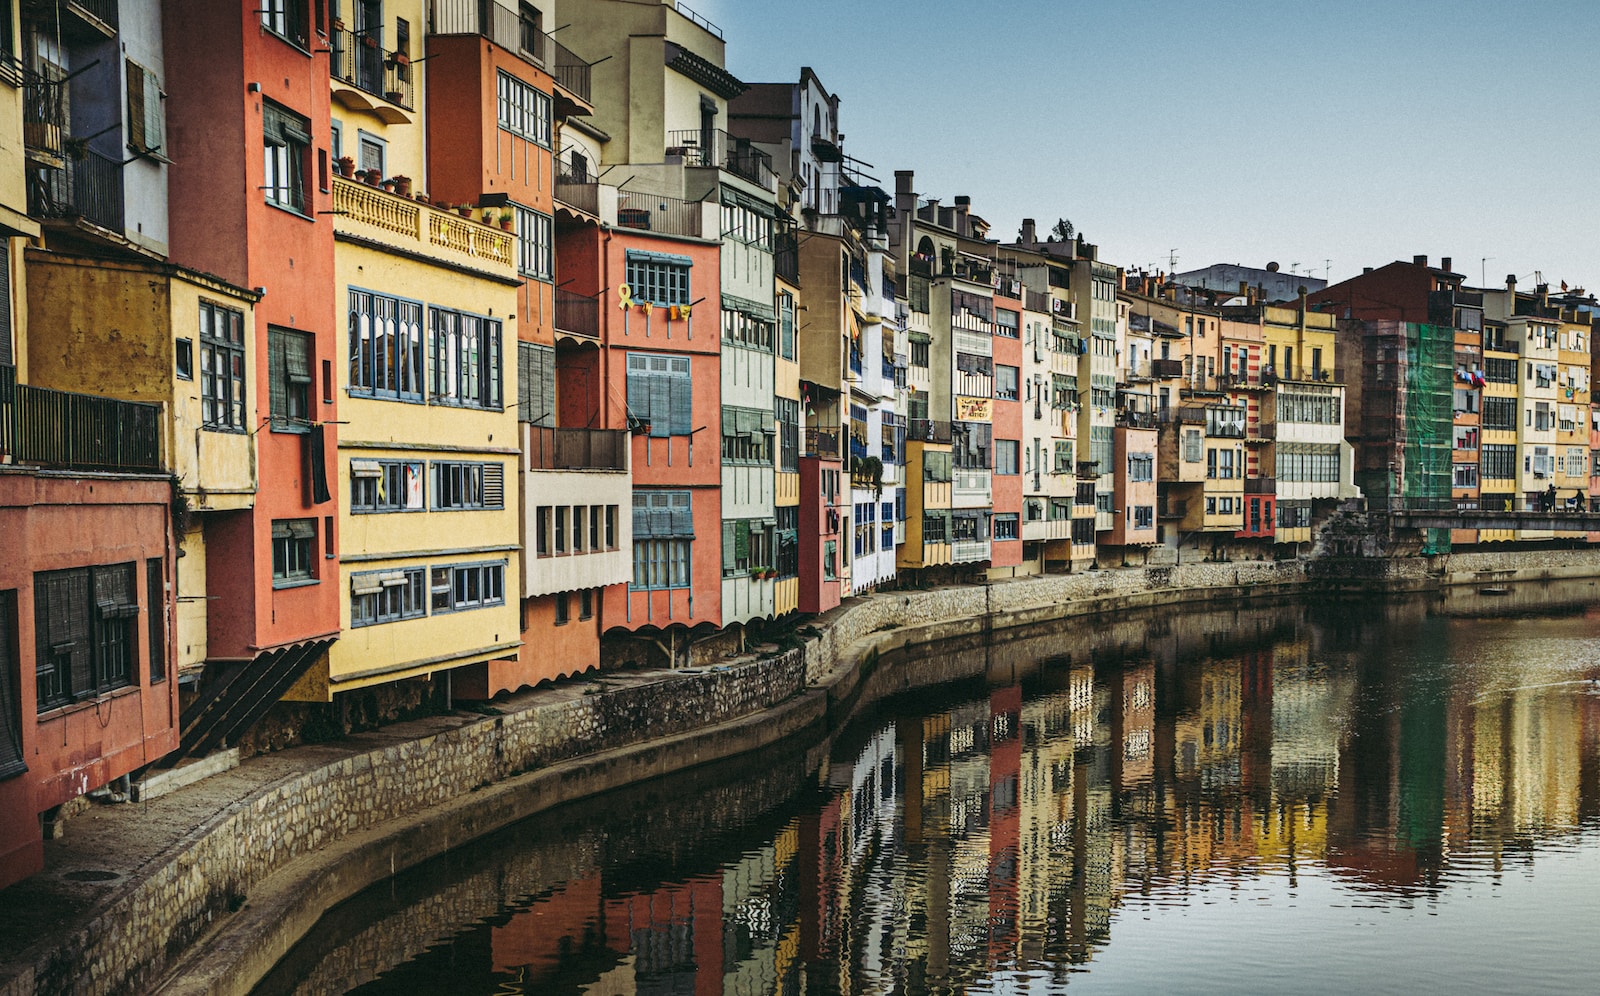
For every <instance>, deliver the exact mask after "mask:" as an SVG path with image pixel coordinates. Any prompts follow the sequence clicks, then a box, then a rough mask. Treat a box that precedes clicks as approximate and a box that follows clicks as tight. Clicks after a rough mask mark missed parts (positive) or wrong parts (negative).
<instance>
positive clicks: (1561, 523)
mask: <svg viewBox="0 0 1600 996" xmlns="http://www.w3.org/2000/svg"><path fill="white" fill-rule="evenodd" d="M1472 504H1474V503H1473V502H1459V503H1458V502H1455V501H1450V500H1440V501H1417V500H1415V499H1411V500H1400V501H1396V502H1394V503H1392V504H1390V505H1389V507H1388V508H1387V509H1385V508H1384V507H1383V506H1382V505H1379V504H1376V503H1375V504H1374V506H1373V507H1372V508H1371V511H1374V512H1379V513H1385V512H1386V513H1387V514H1388V516H1389V518H1390V520H1391V521H1392V522H1393V523H1394V525H1395V527H1396V528H1399V529H1534V530H1551V531H1554V532H1567V533H1587V532H1600V508H1594V507H1584V506H1581V505H1574V504H1573V503H1572V502H1570V501H1557V502H1556V503H1555V508H1553V509H1551V508H1546V507H1544V503H1543V502H1541V501H1539V500H1528V499H1526V498H1522V497H1518V498H1517V499H1516V501H1515V503H1514V507H1512V508H1498V509H1496V508H1472V507H1466V506H1470V505H1472Z"/></svg>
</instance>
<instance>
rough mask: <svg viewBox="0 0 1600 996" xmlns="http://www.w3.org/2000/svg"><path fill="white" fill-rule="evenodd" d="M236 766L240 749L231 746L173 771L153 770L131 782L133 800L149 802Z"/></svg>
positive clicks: (171, 769) (170, 769) (172, 769)
mask: <svg viewBox="0 0 1600 996" xmlns="http://www.w3.org/2000/svg"><path fill="white" fill-rule="evenodd" d="M238 766H239V748H237V747H230V748H228V749H227V750H219V751H217V752H216V753H215V754H207V755H206V756H205V757H202V758H197V759H195V760H193V761H189V762H187V763H185V764H181V765H179V766H178V767H176V768H167V769H165V770H162V771H153V772H150V773H149V774H146V775H145V776H144V777H143V778H141V779H139V780H138V781H136V782H134V783H133V801H134V802H150V801H151V800H153V799H159V798H161V797H162V796H164V795H166V794H167V793H169V792H176V791H177V790H178V789H181V788H183V787H184V786H185V785H193V784H194V783H195V782H197V781H199V780H200V779H202V778H210V777H211V776H212V775H218V774H221V773H222V772H224V771H230V770H232V769H234V768H237V767H238Z"/></svg>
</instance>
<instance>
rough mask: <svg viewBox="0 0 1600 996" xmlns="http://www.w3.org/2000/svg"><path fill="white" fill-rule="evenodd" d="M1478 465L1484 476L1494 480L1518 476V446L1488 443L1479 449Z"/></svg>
mask: <svg viewBox="0 0 1600 996" xmlns="http://www.w3.org/2000/svg"><path fill="white" fill-rule="evenodd" d="M1507 400H1510V399H1507ZM1478 466H1479V467H1481V468H1483V476H1484V477H1486V478H1490V479H1492V480H1505V479H1507V478H1512V477H1516V476H1517V448H1516V446H1515V445H1512V444H1502V443H1486V444H1484V446H1483V448H1482V449H1480V450H1479V451H1478Z"/></svg>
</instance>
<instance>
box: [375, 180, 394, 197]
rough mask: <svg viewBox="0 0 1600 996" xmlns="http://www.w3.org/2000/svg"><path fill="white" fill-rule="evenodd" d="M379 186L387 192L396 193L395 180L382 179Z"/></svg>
mask: <svg viewBox="0 0 1600 996" xmlns="http://www.w3.org/2000/svg"><path fill="white" fill-rule="evenodd" d="M378 186H380V187H382V188H383V189H384V191H385V192H386V193H390V194H392V193H394V181H393V180H382V181H380V182H379V183H378Z"/></svg>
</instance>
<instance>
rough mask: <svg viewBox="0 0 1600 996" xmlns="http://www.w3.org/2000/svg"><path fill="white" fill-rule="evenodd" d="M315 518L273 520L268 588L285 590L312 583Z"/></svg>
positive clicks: (314, 577)
mask: <svg viewBox="0 0 1600 996" xmlns="http://www.w3.org/2000/svg"><path fill="white" fill-rule="evenodd" d="M316 548H317V520H316V519H277V520H274V521H273V523H272V586H273V587H274V588H289V587H293V586H294V585H300V584H309V583H311V582H313V581H315V580H316V573H315V565H316V559H315V557H314V554H315V552H316Z"/></svg>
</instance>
